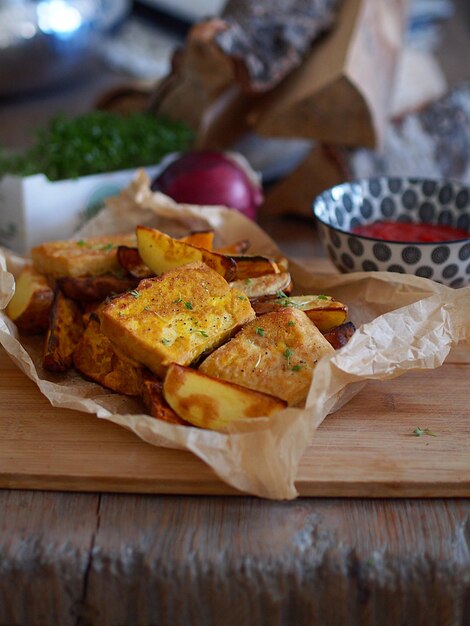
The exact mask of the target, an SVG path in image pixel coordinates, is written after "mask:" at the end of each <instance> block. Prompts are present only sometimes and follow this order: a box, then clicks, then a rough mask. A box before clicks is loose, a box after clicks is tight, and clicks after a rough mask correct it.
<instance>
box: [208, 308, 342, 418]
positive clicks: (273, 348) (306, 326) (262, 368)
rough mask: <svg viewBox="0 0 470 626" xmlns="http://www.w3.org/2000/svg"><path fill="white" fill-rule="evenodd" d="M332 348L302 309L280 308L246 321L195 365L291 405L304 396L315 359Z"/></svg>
mask: <svg viewBox="0 0 470 626" xmlns="http://www.w3.org/2000/svg"><path fill="white" fill-rule="evenodd" d="M333 352H334V350H333V348H332V347H331V346H330V344H329V343H328V342H327V341H326V339H325V338H324V337H323V335H322V334H321V333H320V331H319V330H318V329H317V328H316V326H315V325H314V324H312V322H311V321H310V320H309V319H308V317H307V316H306V315H305V313H303V311H299V310H298V309H292V308H283V309H280V310H278V311H275V312H273V313H267V314H266V315H263V316H261V317H259V318H256V320H254V321H252V322H250V323H249V324H247V325H246V326H245V327H244V328H243V329H242V330H241V331H240V332H239V333H238V334H237V335H236V336H235V337H234V338H233V339H232V340H231V341H229V342H228V343H227V344H225V345H224V346H221V347H220V348H218V349H217V350H215V351H214V352H213V353H212V354H211V355H210V356H209V357H207V359H206V360H205V361H204V362H203V363H202V365H201V366H200V370H201V371H202V372H204V373H205V374H208V375H209V376H214V377H217V378H222V379H224V380H227V381H232V382H234V383H237V384H239V385H242V386H244V387H248V388H250V389H255V390H257V391H262V392H263V393H268V394H271V395H274V396H278V397H280V398H282V399H283V400H285V401H286V402H288V404H289V405H291V406H296V405H298V404H300V403H302V402H304V401H305V399H306V396H307V392H308V389H309V386H310V382H311V379H312V372H313V369H314V367H315V365H316V363H317V361H318V359H320V358H321V357H322V356H324V355H326V354H331V353H333Z"/></svg>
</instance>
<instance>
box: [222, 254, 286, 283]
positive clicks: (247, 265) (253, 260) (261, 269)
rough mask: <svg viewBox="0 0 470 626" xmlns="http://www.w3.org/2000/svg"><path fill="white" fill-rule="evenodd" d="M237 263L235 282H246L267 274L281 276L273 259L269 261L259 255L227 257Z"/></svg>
mask: <svg viewBox="0 0 470 626" xmlns="http://www.w3.org/2000/svg"><path fill="white" fill-rule="evenodd" d="M227 258H230V259H232V260H233V261H235V263H236V269H235V280H244V279H245V278H257V277H258V276H265V275H266V274H279V273H280V270H279V267H278V266H277V263H276V262H275V261H273V260H272V259H268V258H267V257H264V256H259V255H250V256H248V255H240V256H227Z"/></svg>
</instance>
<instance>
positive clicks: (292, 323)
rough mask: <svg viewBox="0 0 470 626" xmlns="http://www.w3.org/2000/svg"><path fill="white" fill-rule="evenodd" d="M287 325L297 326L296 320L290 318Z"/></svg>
mask: <svg viewBox="0 0 470 626" xmlns="http://www.w3.org/2000/svg"><path fill="white" fill-rule="evenodd" d="M287 326H295V322H294V321H293V320H289V321H288V322H287Z"/></svg>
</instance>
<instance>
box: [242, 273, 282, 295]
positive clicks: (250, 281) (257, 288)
mask: <svg viewBox="0 0 470 626" xmlns="http://www.w3.org/2000/svg"><path fill="white" fill-rule="evenodd" d="M230 286H231V287H233V288H234V289H239V290H240V291H243V293H244V294H245V295H246V296H247V297H248V298H250V300H252V299H257V298H266V297H273V296H275V295H276V294H277V293H279V292H281V291H282V292H283V293H285V294H288V293H290V291H291V289H292V278H291V276H290V274H289V272H282V274H266V276H257V277H256V278H244V279H243V280H234V281H233V282H231V283H230Z"/></svg>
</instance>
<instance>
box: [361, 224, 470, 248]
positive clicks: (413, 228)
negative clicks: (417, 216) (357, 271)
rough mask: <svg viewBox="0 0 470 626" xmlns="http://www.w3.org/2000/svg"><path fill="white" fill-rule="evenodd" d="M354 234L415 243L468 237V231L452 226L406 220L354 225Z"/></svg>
mask: <svg viewBox="0 0 470 626" xmlns="http://www.w3.org/2000/svg"><path fill="white" fill-rule="evenodd" d="M352 232H353V233H354V234H355V235H364V237H374V238H376V239H383V240H384V241H406V242H415V243H434V242H438V241H454V240H456V239H470V233H469V232H467V231H466V230H462V229H461V228H454V227H453V226H441V225H440V224H412V223H408V222H375V224H364V225H363V226H356V228H353V230H352Z"/></svg>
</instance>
